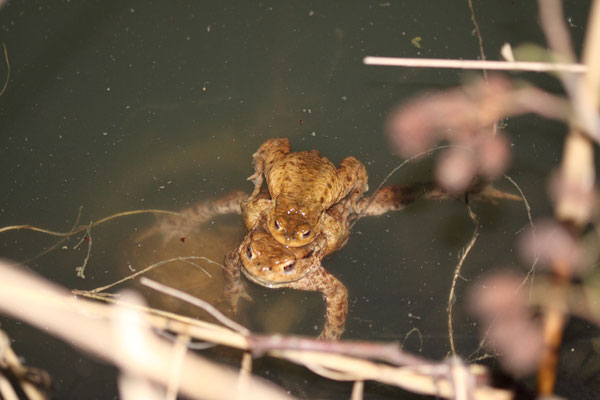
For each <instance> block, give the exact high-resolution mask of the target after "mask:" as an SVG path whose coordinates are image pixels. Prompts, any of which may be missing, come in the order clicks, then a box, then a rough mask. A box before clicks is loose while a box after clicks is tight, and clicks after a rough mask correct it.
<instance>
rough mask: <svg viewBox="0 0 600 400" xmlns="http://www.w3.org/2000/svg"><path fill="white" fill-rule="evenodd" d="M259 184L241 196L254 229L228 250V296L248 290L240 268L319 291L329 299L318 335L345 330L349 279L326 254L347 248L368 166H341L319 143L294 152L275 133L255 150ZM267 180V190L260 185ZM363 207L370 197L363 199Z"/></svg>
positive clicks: (268, 280) (270, 281)
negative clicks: (333, 270) (331, 269)
mask: <svg viewBox="0 0 600 400" xmlns="http://www.w3.org/2000/svg"><path fill="white" fill-rule="evenodd" d="M253 158H254V168H255V173H254V174H253V175H252V176H251V177H250V178H248V179H249V180H252V181H253V182H254V191H253V193H252V194H251V195H250V197H249V198H247V199H245V200H243V201H242V202H241V211H242V215H243V219H244V224H245V225H246V228H247V229H248V234H247V235H246V237H245V238H244V240H243V241H242V243H241V245H240V246H239V247H238V249H236V250H234V251H233V252H231V253H230V254H229V255H227V257H226V259H225V266H226V282H227V285H226V295H227V298H228V300H229V302H230V304H231V307H232V309H233V310H234V311H236V310H237V305H238V302H239V299H240V297H242V296H247V295H246V294H245V291H244V287H243V284H242V282H241V279H240V271H241V272H242V273H243V274H244V275H245V276H246V277H247V278H248V279H250V280H251V281H253V282H255V283H257V284H259V285H263V286H267V287H290V288H295V289H301V290H313V291H321V292H322V293H323V295H324V297H325V300H326V302H327V317H326V323H325V328H324V329H323V332H322V333H321V335H320V337H322V338H326V339H337V338H339V336H340V335H341V333H342V331H343V328H344V323H345V318H346V313H347V307H348V301H347V291H346V288H345V287H344V285H343V284H342V283H341V282H340V281H339V280H337V279H336V278H335V277H334V276H332V275H331V274H329V273H328V272H327V271H326V270H325V269H324V268H323V267H322V266H321V260H322V259H323V257H324V256H326V255H327V254H330V253H332V252H334V251H336V250H338V249H339V248H341V247H342V246H343V245H344V244H345V243H346V241H347V240H348V236H349V233H350V227H349V221H350V219H351V216H356V215H358V213H359V212H360V211H362V210H361V209H360V208H361V207H360V206H359V203H360V202H359V200H361V199H362V196H363V194H364V193H365V192H366V191H367V190H368V186H367V172H366V170H365V167H364V166H363V164H362V163H361V162H360V161H358V160H357V159H356V158H354V157H347V158H345V159H344V160H343V161H342V163H341V164H340V167H339V168H336V167H335V166H334V165H333V164H332V163H331V162H330V161H329V160H327V159H326V158H325V157H322V156H321V155H320V153H319V152H318V151H316V150H311V151H302V152H290V144H289V141H288V140H287V139H285V138H277V139H270V140H268V141H266V142H265V143H263V144H262V145H261V146H260V147H259V149H258V151H257V152H256V153H255V154H254V156H253ZM263 180H266V184H267V185H266V186H267V190H264V189H263V188H262V184H263ZM360 204H362V209H365V208H366V203H364V201H363V202H362V203H360Z"/></svg>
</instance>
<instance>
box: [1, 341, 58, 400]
mask: <svg viewBox="0 0 600 400" xmlns="http://www.w3.org/2000/svg"><path fill="white" fill-rule="evenodd" d="M10 343H11V342H10V338H9V337H8V335H6V333H5V332H4V331H2V330H0V368H1V369H2V370H5V371H10V372H11V373H12V375H13V376H14V377H15V378H16V382H17V383H18V384H19V386H20V387H21V389H22V390H23V392H24V393H25V394H26V395H27V398H28V400H45V399H46V398H47V396H46V394H45V393H44V392H43V391H42V390H41V389H40V388H38V387H37V386H36V385H34V384H33V383H31V382H29V381H28V380H26V379H24V378H25V377H26V376H27V373H28V371H27V368H26V367H24V366H23V364H22V363H21V360H20V359H19V356H17V354H16V353H15V352H14V350H13V349H12V347H11V345H10ZM7 384H8V386H6V385H7ZM13 393H14V389H13V388H12V385H11V384H10V381H8V379H6V377H5V376H4V375H3V374H2V373H0V398H5V399H11V398H12V397H11V396H12V394H13ZM15 398H17V399H18V396H17V397H15Z"/></svg>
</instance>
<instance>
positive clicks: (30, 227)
mask: <svg viewBox="0 0 600 400" xmlns="http://www.w3.org/2000/svg"><path fill="white" fill-rule="evenodd" d="M136 214H168V215H175V216H178V217H181V214H180V213H177V212H175V211H166V210H154V209H153V210H133V211H124V212H120V213H117V214H113V215H110V216H108V217H104V218H102V219H100V220H98V221H92V222H90V224H89V225H90V226H97V225H100V224H103V223H105V222H108V221H110V220H113V219H115V218H119V217H125V216H128V215H136ZM87 227H88V225H82V226H80V227H78V228H77V229H75V230H71V231H69V232H55V231H51V230H49V229H44V228H39V227H37V226H33V225H28V224H26V225H11V226H5V227H3V228H0V233H3V232H8V231H17V230H21V229H27V230H30V231H35V232H41V233H45V234H48V235H52V236H73V235H75V234H77V233H79V232H83V231H85V230H87Z"/></svg>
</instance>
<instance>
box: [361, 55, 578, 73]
mask: <svg viewBox="0 0 600 400" xmlns="http://www.w3.org/2000/svg"><path fill="white" fill-rule="evenodd" d="M363 63H364V64H366V65H381V66H389V67H414V68H453V69H487V70H497V71H533V72H552V71H566V72H571V73H578V74H581V73H584V72H586V71H587V67H586V66H585V65H581V64H563V63H547V62H531V61H483V60H448V59H440V58H396V57H365V58H364V59H363Z"/></svg>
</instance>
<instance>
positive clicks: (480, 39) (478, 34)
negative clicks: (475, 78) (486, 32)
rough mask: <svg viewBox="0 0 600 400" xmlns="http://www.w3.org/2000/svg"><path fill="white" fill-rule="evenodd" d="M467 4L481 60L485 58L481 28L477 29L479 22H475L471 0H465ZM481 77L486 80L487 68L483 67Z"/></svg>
mask: <svg viewBox="0 0 600 400" xmlns="http://www.w3.org/2000/svg"><path fill="white" fill-rule="evenodd" d="M467 4H468V5H469V10H470V11H471V21H473V26H474V27H475V29H473V32H474V33H475V34H476V35H477V40H478V41H479V57H481V59H482V60H483V61H485V60H486V58H485V52H484V51H483V37H482V36H481V30H480V29H479V24H478V23H477V18H475V9H473V0H467ZM483 78H484V79H486V80H487V70H486V69H485V68H483Z"/></svg>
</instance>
